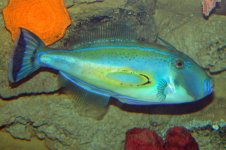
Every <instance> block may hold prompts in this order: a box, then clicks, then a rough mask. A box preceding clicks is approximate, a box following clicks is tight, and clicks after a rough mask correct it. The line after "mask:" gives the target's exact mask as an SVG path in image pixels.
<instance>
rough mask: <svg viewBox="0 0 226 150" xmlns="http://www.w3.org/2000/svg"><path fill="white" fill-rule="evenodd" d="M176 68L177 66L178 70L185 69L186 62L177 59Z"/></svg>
mask: <svg viewBox="0 0 226 150" xmlns="http://www.w3.org/2000/svg"><path fill="white" fill-rule="evenodd" d="M175 66H176V67H177V68H183V67H184V62H183V60H181V59H177V60H176V61H175Z"/></svg>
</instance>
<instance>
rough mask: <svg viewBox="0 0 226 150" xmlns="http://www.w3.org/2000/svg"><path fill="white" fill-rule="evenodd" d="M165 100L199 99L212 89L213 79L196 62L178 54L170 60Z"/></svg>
mask: <svg viewBox="0 0 226 150" xmlns="http://www.w3.org/2000/svg"><path fill="white" fill-rule="evenodd" d="M170 62H171V63H170V69H169V70H170V71H169V75H168V79H167V80H168V81H167V84H166V86H165V89H164V93H165V95H166V96H165V101H166V102H169V103H186V102H194V101H197V100H200V99H202V98H204V97H206V96H208V95H210V94H211V93H212V91H213V81H212V79H211V77H210V76H208V74H207V73H206V72H205V71H204V70H203V68H201V67H200V66H199V65H198V64H197V63H196V62H194V61H193V60H192V59H191V58H189V57H188V56H186V55H183V54H180V55H178V56H177V57H174V58H173V59H172V60H171V61H170Z"/></svg>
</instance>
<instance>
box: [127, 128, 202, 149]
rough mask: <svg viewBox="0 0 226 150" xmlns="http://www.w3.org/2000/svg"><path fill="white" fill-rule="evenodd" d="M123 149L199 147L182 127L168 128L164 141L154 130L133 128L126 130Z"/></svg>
mask: <svg viewBox="0 0 226 150" xmlns="http://www.w3.org/2000/svg"><path fill="white" fill-rule="evenodd" d="M125 150H199V147H198V144H197V142H196V141H195V139H194V138H193V137H192V136H191V134H190V133H189V131H188V130H187V129H186V128H184V127H173V128H170V129H169V130H168V131H167V134H166V140H165V143H164V141H163V139H162V138H161V137H160V136H158V135H157V134H156V132H155V131H152V130H149V129H145V128H133V129H130V130H128V131H127V132H126V141H125Z"/></svg>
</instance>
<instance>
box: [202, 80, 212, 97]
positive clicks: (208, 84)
mask: <svg viewBox="0 0 226 150" xmlns="http://www.w3.org/2000/svg"><path fill="white" fill-rule="evenodd" d="M212 92H213V81H212V79H205V80H204V95H205V96H207V95H210V94H211V93H212Z"/></svg>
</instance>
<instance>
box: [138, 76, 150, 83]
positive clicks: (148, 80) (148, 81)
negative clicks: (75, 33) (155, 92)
mask: <svg viewBox="0 0 226 150" xmlns="http://www.w3.org/2000/svg"><path fill="white" fill-rule="evenodd" d="M140 75H141V76H143V77H145V78H146V79H147V81H146V82H145V83H143V84H140V85H147V84H151V81H150V79H149V77H148V76H146V75H144V74H140Z"/></svg>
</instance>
